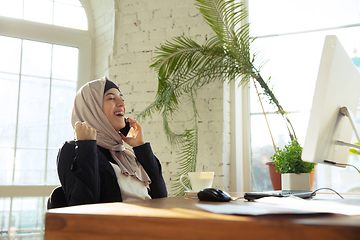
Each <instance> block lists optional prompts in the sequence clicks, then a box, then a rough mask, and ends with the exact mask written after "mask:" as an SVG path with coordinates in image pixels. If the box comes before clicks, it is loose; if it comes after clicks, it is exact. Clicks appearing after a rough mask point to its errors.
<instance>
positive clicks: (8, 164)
mask: <svg viewBox="0 0 360 240" xmlns="http://www.w3.org/2000/svg"><path fill="white" fill-rule="evenodd" d="M0 150H1V154H0V166H1V168H0V185H12V184H13V167H14V148H0Z"/></svg>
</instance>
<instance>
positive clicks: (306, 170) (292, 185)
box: [271, 139, 315, 190]
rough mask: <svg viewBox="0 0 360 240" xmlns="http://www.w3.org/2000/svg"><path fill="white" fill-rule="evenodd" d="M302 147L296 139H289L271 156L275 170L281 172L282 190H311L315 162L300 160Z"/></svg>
mask: <svg viewBox="0 0 360 240" xmlns="http://www.w3.org/2000/svg"><path fill="white" fill-rule="evenodd" d="M301 153H302V147H301V146H300V144H299V143H298V141H297V139H294V140H293V141H290V142H289V143H288V144H287V145H285V147H284V148H283V149H280V148H277V152H276V153H275V154H274V155H273V156H272V157H271V159H272V160H273V162H274V164H275V169H276V171H279V172H280V174H281V185H282V189H284V190H311V188H312V183H313V179H314V177H313V176H312V179H311V177H310V173H312V174H313V173H314V168H315V163H309V162H304V161H303V160H301Z"/></svg>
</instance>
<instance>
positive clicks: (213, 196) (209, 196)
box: [197, 188, 231, 202]
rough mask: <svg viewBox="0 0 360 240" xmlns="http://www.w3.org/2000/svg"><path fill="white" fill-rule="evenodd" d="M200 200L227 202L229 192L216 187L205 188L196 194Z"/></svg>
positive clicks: (229, 197)
mask: <svg viewBox="0 0 360 240" xmlns="http://www.w3.org/2000/svg"><path fill="white" fill-rule="evenodd" d="M197 196H198V198H199V200H200V201H212V202H229V201H230V200H231V196H230V194H228V193H227V192H225V191H223V190H220V189H216V188H205V189H203V190H201V191H200V192H198V194H197Z"/></svg>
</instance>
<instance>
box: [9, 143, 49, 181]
mask: <svg viewBox="0 0 360 240" xmlns="http://www.w3.org/2000/svg"><path fill="white" fill-rule="evenodd" d="M45 154H46V151H45V149H44V150H36V149H18V150H17V151H16V161H15V178H14V185H39V184H46V183H45V181H44V177H45V156H46V155H45Z"/></svg>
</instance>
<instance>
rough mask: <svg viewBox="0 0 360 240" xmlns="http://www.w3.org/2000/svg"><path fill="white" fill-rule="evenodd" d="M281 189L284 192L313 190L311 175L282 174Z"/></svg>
mask: <svg viewBox="0 0 360 240" xmlns="http://www.w3.org/2000/svg"><path fill="white" fill-rule="evenodd" d="M281 188H282V189H283V190H311V186H310V173H300V174H296V173H283V174H281Z"/></svg>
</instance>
